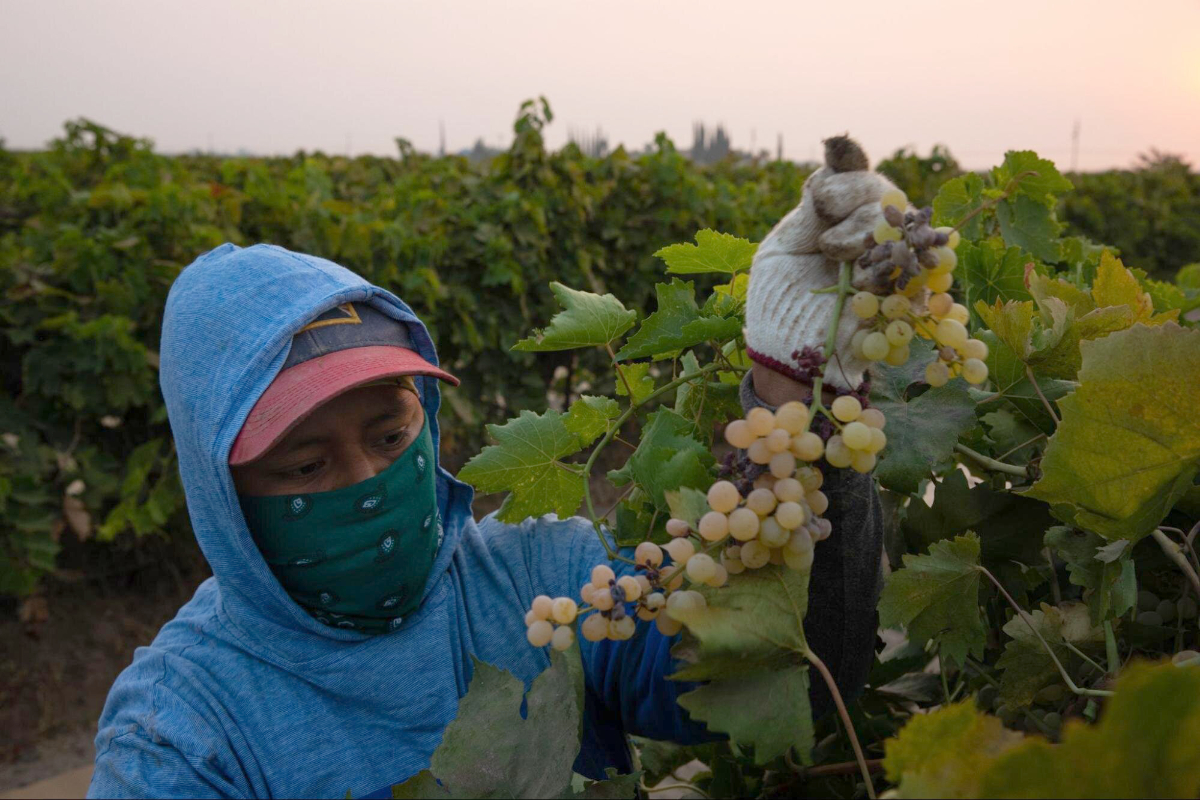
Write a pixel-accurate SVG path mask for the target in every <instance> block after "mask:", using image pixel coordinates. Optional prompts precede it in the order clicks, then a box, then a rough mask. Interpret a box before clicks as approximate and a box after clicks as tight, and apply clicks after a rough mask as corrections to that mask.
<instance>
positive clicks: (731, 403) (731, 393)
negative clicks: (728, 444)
mask: <svg viewBox="0 0 1200 800" xmlns="http://www.w3.org/2000/svg"><path fill="white" fill-rule="evenodd" d="M679 365H680V367H681V369H680V374H681V375H691V374H693V373H696V372H699V371H700V362H699V360H698V359H697V358H696V355H695V353H693V352H691V351H689V352H687V353H684V355H683V358H681V359H679ZM739 397H740V395H739V392H738V387H737V386H735V385H731V384H727V383H722V382H721V381H709V380H705V379H703V378H701V379H698V380H694V381H689V382H688V383H685V384H683V385H682V386H680V387H679V388H678V389H676V390H675V411H676V412H678V413H679V415H680V416H682V417H685V418H687V419H690V420H692V422H694V423H695V424H696V429H697V430H698V431H699V433H700V434H701V436H703V437H705V441H708V436H709V435H711V433H712V431H713V428H714V426H716V425H718V424H720V425H724V424H725V423H726V422H728V421H729V420H731V419H736V418H738V417H740V416H741V415H742V403H741V400H740V399H739Z"/></svg>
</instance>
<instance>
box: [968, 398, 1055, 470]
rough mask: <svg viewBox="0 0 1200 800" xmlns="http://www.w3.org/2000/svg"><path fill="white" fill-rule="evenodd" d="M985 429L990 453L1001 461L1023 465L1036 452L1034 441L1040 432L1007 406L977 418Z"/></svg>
mask: <svg viewBox="0 0 1200 800" xmlns="http://www.w3.org/2000/svg"><path fill="white" fill-rule="evenodd" d="M979 421H980V422H982V423H983V424H984V425H985V426H986V427H987V432H988V438H989V439H990V440H991V441H992V452H993V453H994V454H995V456H996V457H997V458H999V459H1000V460H1001V461H1009V462H1011V463H1015V464H1023V463H1025V462H1027V461H1029V459H1030V458H1031V457H1033V455H1034V453H1035V452H1036V451H1037V446H1038V443H1037V442H1036V441H1034V442H1032V443H1030V442H1031V440H1033V439H1036V438H1037V436H1038V434H1040V433H1041V432H1042V431H1041V430H1039V429H1038V428H1037V426H1035V425H1034V424H1033V423H1031V422H1030V421H1029V420H1027V419H1025V417H1024V416H1019V415H1018V412H1017V411H1016V410H1014V409H1013V408H1011V407H1009V406H1002V407H1000V408H999V409H997V410H996V411H990V412H988V413H987V414H984V415H982V416H981V417H980V418H979Z"/></svg>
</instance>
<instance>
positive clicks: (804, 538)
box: [783, 528, 813, 553]
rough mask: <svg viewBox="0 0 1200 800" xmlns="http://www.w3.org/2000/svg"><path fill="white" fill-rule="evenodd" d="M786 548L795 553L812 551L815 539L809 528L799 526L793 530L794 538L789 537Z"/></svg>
mask: <svg viewBox="0 0 1200 800" xmlns="http://www.w3.org/2000/svg"><path fill="white" fill-rule="evenodd" d="M783 547H784V549H785V550H791V551H792V552H793V553H803V552H806V551H807V552H810V553H811V552H812V549H813V539H812V534H811V533H809V532H808V528H797V529H796V530H794V531H792V538H790V539H788V543H787V544H785V545H784V546H783Z"/></svg>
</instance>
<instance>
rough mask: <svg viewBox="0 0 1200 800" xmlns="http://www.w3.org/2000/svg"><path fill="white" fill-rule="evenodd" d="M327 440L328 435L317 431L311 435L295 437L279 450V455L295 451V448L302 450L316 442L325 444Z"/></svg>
mask: <svg viewBox="0 0 1200 800" xmlns="http://www.w3.org/2000/svg"><path fill="white" fill-rule="evenodd" d="M328 441H329V436H327V435H325V434H319V433H318V434H313V435H312V436H306V437H304V438H303V439H297V440H296V441H294V442H288V444H287V446H286V447H284V448H283V449H282V450H281V451H280V452H279V455H280V456H287V455H291V454H292V453H294V452H296V451H297V450H302V449H304V448H305V447H311V446H313V445H316V444H325V443H326V442H328Z"/></svg>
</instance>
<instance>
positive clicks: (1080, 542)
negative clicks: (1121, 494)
mask: <svg viewBox="0 0 1200 800" xmlns="http://www.w3.org/2000/svg"><path fill="white" fill-rule="evenodd" d="M1044 540H1045V542H1046V546H1047V547H1049V548H1051V549H1052V550H1053V551H1054V553H1055V554H1056V555H1057V556H1058V557H1059V558H1061V559H1062V560H1063V561H1064V562H1066V565H1067V575H1068V577H1069V578H1070V581H1071V583H1072V584H1074V585H1075V586H1082V587H1083V588H1084V589H1087V590H1088V591H1087V592H1085V593H1084V599H1085V600H1086V601H1087V604H1088V611H1089V612H1090V613H1091V616H1092V622H1093V623H1095V624H1096V625H1099V624H1100V623H1102V622H1103V621H1104V620H1106V619H1112V618H1113V617H1119V616H1121V615H1123V614H1124V613H1125V612H1127V611H1129V610H1130V609H1131V608H1133V604H1134V603H1136V602H1137V577H1136V574H1135V572H1134V567H1133V561H1132V559H1130V558H1129V548H1128V547H1125V548H1124V552H1123V553H1122V555H1121V556H1119V557H1118V558H1115V559H1111V560H1107V561H1102V560H1101V555H1102V554H1101V553H1100V551H1101V550H1103V549H1104V547H1105V543H1104V540H1103V539H1101V538H1100V537H1099V536H1097V535H1096V534H1094V533H1088V532H1087V531H1080V530H1073V529H1071V528H1067V527H1065V526H1062V525H1054V526H1051V527H1050V528H1048V529H1047V530H1046V535H1045V537H1044ZM1118 541H1119V542H1121V543H1122V544H1126V545H1127V544H1128V540H1125V539H1120V540H1118Z"/></svg>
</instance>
